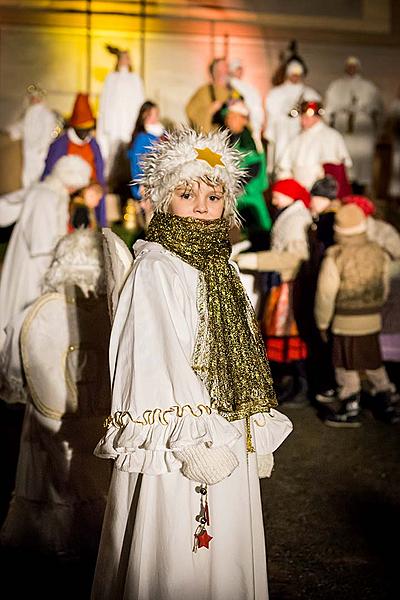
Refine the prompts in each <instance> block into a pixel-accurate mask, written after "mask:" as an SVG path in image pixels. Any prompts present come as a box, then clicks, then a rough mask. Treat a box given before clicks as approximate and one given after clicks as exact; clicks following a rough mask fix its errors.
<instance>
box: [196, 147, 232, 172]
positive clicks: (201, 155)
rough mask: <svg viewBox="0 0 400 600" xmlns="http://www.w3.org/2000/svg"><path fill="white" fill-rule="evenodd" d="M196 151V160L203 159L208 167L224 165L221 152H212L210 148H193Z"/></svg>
mask: <svg viewBox="0 0 400 600" xmlns="http://www.w3.org/2000/svg"><path fill="white" fill-rule="evenodd" d="M195 150H196V152H197V156H196V160H205V161H206V162H207V163H208V164H209V165H210V167H212V168H214V167H216V166H217V165H220V166H221V167H224V166H225V165H224V163H223V162H222V160H221V156H222V155H221V154H218V153H217V152H213V151H212V150H211V149H210V148H195Z"/></svg>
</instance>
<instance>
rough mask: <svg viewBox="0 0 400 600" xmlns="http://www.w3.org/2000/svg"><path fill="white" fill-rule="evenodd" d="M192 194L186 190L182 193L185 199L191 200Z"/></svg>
mask: <svg viewBox="0 0 400 600" xmlns="http://www.w3.org/2000/svg"><path fill="white" fill-rule="evenodd" d="M190 196H191V193H190V192H184V193H183V194H181V198H184V199H185V200H189V198H190Z"/></svg>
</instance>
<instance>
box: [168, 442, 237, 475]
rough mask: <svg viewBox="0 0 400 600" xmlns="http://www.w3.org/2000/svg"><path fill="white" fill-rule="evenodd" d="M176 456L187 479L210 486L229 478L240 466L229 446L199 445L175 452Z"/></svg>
mask: <svg viewBox="0 0 400 600" xmlns="http://www.w3.org/2000/svg"><path fill="white" fill-rule="evenodd" d="M174 455H175V456H176V458H177V459H178V460H180V461H181V462H182V469H181V470H182V474H183V475H184V476H185V477H187V478H188V479H191V480H192V481H197V482H199V483H207V484H208V485H213V484H215V483H219V482H220V481H222V480H223V479H226V478H227V477H229V475H230V474H231V473H232V472H233V471H234V470H235V469H236V467H237V466H238V464H239V461H238V459H237V458H236V456H235V454H234V453H233V452H232V450H230V449H229V448H228V446H219V447H214V446H211V447H208V446H206V445H205V444H198V445H197V446H188V447H187V448H183V449H182V450H179V451H175V452H174Z"/></svg>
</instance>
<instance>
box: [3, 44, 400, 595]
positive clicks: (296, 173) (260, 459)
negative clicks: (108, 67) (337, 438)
mask: <svg viewBox="0 0 400 600" xmlns="http://www.w3.org/2000/svg"><path fill="white" fill-rule="evenodd" d="M109 50H110V52H112V53H113V54H115V55H116V59H117V62H116V68H115V71H113V72H112V73H110V74H109V75H108V77H107V79H106V81H105V83H104V87H103V90H102V93H101V95H100V102H99V111H98V116H97V119H96V118H95V114H94V112H93V110H92V108H91V104H90V98H89V96H88V95H87V94H82V93H79V94H77V96H76V99H75V103H74V106H73V109H72V112H71V115H70V117H69V118H68V119H66V120H65V122H64V123H62V122H61V120H60V118H59V117H58V116H57V115H56V114H55V113H54V111H52V110H51V109H50V108H49V107H48V106H47V104H46V94H45V92H44V91H43V90H42V89H41V88H40V87H39V86H38V85H35V86H30V87H29V88H28V98H29V105H28V108H27V110H26V112H25V114H24V116H23V118H22V119H21V121H19V122H18V123H17V124H13V125H12V126H10V128H9V135H10V137H11V138H12V139H22V142H23V159H24V160H23V172H22V174H21V187H20V188H19V189H16V190H15V191H13V192H10V193H8V194H6V195H4V196H2V197H0V226H1V227H2V228H3V230H4V231H6V230H7V231H9V240H8V244H7V249H6V254H5V258H4V261H3V264H2V268H1V278H0V306H1V314H0V398H1V400H3V401H5V402H6V403H8V404H25V405H26V408H25V413H24V424H23V431H22V438H21V446H20V455H19V461H18V468H17V480H16V487H15V491H14V494H13V498H12V501H11V504H10V508H9V512H8V515H7V518H6V520H5V523H4V524H3V527H2V528H1V530H0V543H1V544H3V545H5V546H10V547H28V548H35V547H37V548H38V549H40V551H43V552H50V553H54V554H55V555H57V556H72V557H79V555H80V554H82V553H84V552H88V551H94V552H96V553H97V551H98V558H97V566H96V571H95V577H94V583H93V589H92V599H93V600H102V599H111V598H138V599H139V600H145V599H148V598H157V599H160V600H172V598H176V597H186V596H189V594H190V596H191V597H193V599H194V600H197V599H198V600H204V599H205V598H211V597H212V598H217V599H221V600H223V599H224V598H227V597H229V598H232V600H234V599H235V598H237V599H238V600H241V599H243V598H249V599H250V598H254V599H257V600H258V599H260V600H261V599H266V598H268V584H267V574H266V557H265V546H264V534H263V520H262V509H261V500H260V492H259V487H258V484H257V482H258V478H263V477H269V476H271V473H272V470H273V465H274V456H273V455H274V452H275V450H276V449H277V448H278V447H279V446H280V444H281V443H282V442H283V441H284V440H285V438H286V437H287V436H288V435H289V433H290V431H291V429H292V423H291V421H290V420H289V418H288V417H287V416H286V415H285V414H283V413H281V412H279V411H278V410H277V409H276V407H277V406H278V404H281V405H282V406H283V407H285V406H286V407H287V408H293V407H298V406H304V405H306V404H311V405H313V406H314V407H315V408H316V409H317V414H318V416H319V417H320V418H321V420H322V421H323V423H324V424H326V425H328V426H331V427H343V428H349V427H360V426H361V424H362V418H361V412H362V410H363V409H364V408H365V409H366V408H368V409H369V410H371V411H372V413H373V414H374V416H375V417H376V418H377V419H380V420H382V421H384V422H385V423H386V424H388V425H395V424H396V423H398V422H400V411H399V409H398V393H397V390H396V386H395V384H394V382H393V381H392V380H391V379H390V376H389V374H388V372H387V370H386V367H385V365H386V364H387V362H391V363H396V362H400V323H399V321H400V319H399V308H398V303H396V302H395V301H393V294H394V293H395V290H396V289H398V284H399V280H400V276H399V269H398V266H399V264H400V262H399V261H400V235H399V233H398V231H397V230H396V228H395V227H394V226H393V225H391V224H389V223H387V222H385V221H384V220H382V219H379V218H377V207H376V205H375V203H374V201H373V200H372V199H371V198H372V196H373V161H374V154H375V148H376V143H377V140H378V137H379V135H380V133H381V131H382V128H383V127H384V124H385V123H386V122H387V118H386V115H385V111H384V106H383V102H382V99H381V95H380V93H379V90H378V88H377V87H376V86H375V85H374V84H373V83H372V82H370V81H368V80H366V79H364V77H363V76H362V74H361V64H360V61H359V60H358V59H357V58H356V57H349V58H348V59H347V60H346V63H345V74H344V76H343V77H341V78H339V79H338V80H337V81H334V82H332V84H331V85H330V86H329V88H328V89H327V90H326V93H325V94H321V93H320V92H318V91H316V90H314V89H313V88H311V87H310V86H308V85H307V84H306V81H305V80H306V76H307V67H306V65H305V63H304V61H303V60H302V59H301V57H300V56H298V55H297V54H296V53H294V54H292V55H291V56H289V57H287V58H286V59H285V61H284V63H283V64H282V65H281V68H280V70H279V72H277V74H276V77H275V79H274V85H273V86H272V88H271V90H270V91H269V92H268V94H267V96H266V98H265V99H264V100H263V99H262V97H261V95H260V93H259V92H258V90H257V89H256V88H255V87H254V86H253V85H251V84H250V83H248V82H247V81H246V78H245V69H244V66H243V63H242V61H240V60H233V61H231V62H228V61H227V60H225V59H223V58H218V59H215V60H214V61H213V62H212V63H211V65H210V68H209V74H210V81H209V82H207V83H205V84H204V85H203V86H201V87H200V88H199V89H198V90H197V91H194V93H193V95H192V96H191V98H190V99H189V100H188V102H187V105H186V115H187V123H184V124H176V126H171V125H168V126H167V125H166V124H165V123H164V121H163V119H162V118H161V116H160V110H159V106H158V105H157V104H156V103H155V102H153V101H151V100H146V95H145V91H144V85H143V82H142V81H141V79H140V77H139V76H138V75H137V74H136V73H134V72H133V69H132V64H131V59H130V55H129V53H128V52H127V51H125V50H119V49H117V48H114V47H111V46H110V47H109ZM396 110H397V113H396V114H397V116H398V114H399V111H398V107H397V109H396ZM392 113H393V115H394V114H395V111H392ZM393 115H392V116H393ZM392 121H393V122H395V119H394V117H393V119H392ZM393 129H394V128H393ZM396 148H397V146H396V147H395V150H396ZM396 152H397V150H396ZM397 154H398V153H397ZM397 154H396V153H395V155H396V156H397ZM398 172H399V169H397V171H396V169H393V177H394V178H395V177H396V173H397V174H398ZM393 181H394V180H393ZM391 187H392V189H396V184H395V183H393V182H392V183H391ZM112 201H114V202H115V201H116V202H117V214H118V216H117V218H111V210H112V208H113V207H112V205H111V202H112ZM129 215H134V219H133V227H132V237H131V240H132V242H135V243H134V244H133V247H132V248H131V247H129V245H126V244H125V242H124V241H123V239H122V238H121V236H120V235H118V234H117V233H118V231H119V229H118V227H119V226H121V227H124V225H125V228H126V227H127V220H128V216H129ZM115 226H116V227H115ZM116 232H117V233H116ZM108 364H109V365H110V367H108ZM109 369H110V372H109ZM104 420H105V426H106V430H105V433H103V434H102V432H101V422H102V421H104ZM99 458H100V459H101V458H102V459H106V460H99ZM110 459H111V460H112V461H113V468H112V469H111V468H109V467H110ZM107 461H108V462H107ZM239 515H240V518H239ZM215 571H217V572H218V577H217V578H216V577H215V576H214V575H213V574H214V573H215Z"/></svg>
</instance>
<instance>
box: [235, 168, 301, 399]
mask: <svg viewBox="0 0 400 600" xmlns="http://www.w3.org/2000/svg"><path fill="white" fill-rule="evenodd" d="M310 199H311V198H310V193H309V192H308V191H307V190H306V189H305V187H303V186H302V185H301V184H300V183H299V182H298V181H296V180H294V179H284V180H281V181H277V182H276V183H274V185H273V186H272V204H273V205H274V206H275V208H276V209H277V211H278V213H277V217H276V219H275V222H274V224H273V226H272V230H271V249H270V250H268V251H265V252H245V253H242V254H239V255H238V256H237V257H236V258H235V260H236V262H237V264H238V266H239V269H241V270H243V271H264V272H265V271H267V272H269V274H270V282H269V291H268V294H267V299H266V303H265V308H264V311H263V314H262V316H261V327H262V331H263V335H264V339H265V344H266V349H267V354H268V358H269V361H270V363H271V368H272V369H273V371H274V379H275V380H280V382H281V384H280V388H281V389H280V390H279V383H278V398H279V400H280V402H286V403H287V404H289V403H290V404H292V405H296V406H297V405H300V404H304V403H305V402H307V401H308V396H307V389H308V386H307V379H306V375H305V365H304V361H305V359H306V356H307V349H306V345H305V343H304V341H303V340H302V339H301V338H300V336H299V332H298V328H297V324H296V321H295V317H294V312H293V289H294V282H295V279H296V276H297V273H298V271H299V269H300V266H301V264H302V262H303V261H305V260H307V259H308V256H309V249H308V243H307V231H308V228H309V226H310V225H311V221H312V219H311V213H310V211H309V210H308V208H309V206H310Z"/></svg>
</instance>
